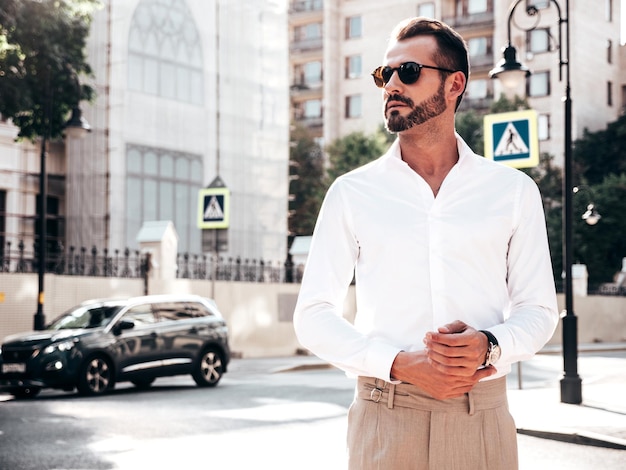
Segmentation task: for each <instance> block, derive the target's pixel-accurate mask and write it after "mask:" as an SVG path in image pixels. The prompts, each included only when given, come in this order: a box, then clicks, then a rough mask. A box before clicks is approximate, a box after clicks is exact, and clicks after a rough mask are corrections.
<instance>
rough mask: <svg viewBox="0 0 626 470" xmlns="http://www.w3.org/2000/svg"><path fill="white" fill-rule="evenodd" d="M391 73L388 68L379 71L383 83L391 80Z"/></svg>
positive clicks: (391, 70) (390, 69)
mask: <svg viewBox="0 0 626 470" xmlns="http://www.w3.org/2000/svg"><path fill="white" fill-rule="evenodd" d="M393 71H394V69H392V68H391V67H389V66H387V67H383V69H382V70H381V71H380V76H381V77H382V79H383V83H388V82H389V80H391V76H392V75H393Z"/></svg>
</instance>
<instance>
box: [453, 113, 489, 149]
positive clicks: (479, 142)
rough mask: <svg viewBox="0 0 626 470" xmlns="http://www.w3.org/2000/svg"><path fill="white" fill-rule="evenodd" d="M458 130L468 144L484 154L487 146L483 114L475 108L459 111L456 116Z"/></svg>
mask: <svg viewBox="0 0 626 470" xmlns="http://www.w3.org/2000/svg"><path fill="white" fill-rule="evenodd" d="M455 121H456V122H455V124H456V126H455V127H456V131H457V132H458V134H459V135H460V136H461V137H462V138H463V140H464V141H465V142H467V145H469V146H470V148H471V149H472V150H473V151H474V152H476V153H477V154H479V155H480V154H482V153H483V151H484V148H485V144H484V142H485V135H484V126H483V116H482V115H481V114H479V113H477V112H476V111H474V110H469V111H462V112H458V113H457V114H456V117H455Z"/></svg>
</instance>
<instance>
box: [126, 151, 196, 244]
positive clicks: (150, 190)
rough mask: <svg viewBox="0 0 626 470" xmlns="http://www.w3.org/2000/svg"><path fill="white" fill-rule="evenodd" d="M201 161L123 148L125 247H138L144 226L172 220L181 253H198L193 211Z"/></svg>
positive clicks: (163, 153)
mask: <svg viewBox="0 0 626 470" xmlns="http://www.w3.org/2000/svg"><path fill="white" fill-rule="evenodd" d="M203 174H204V171H203V168H202V157H201V156H199V155H191V154H186V153H182V152H171V151H167V150H164V149H157V148H151V147H144V146H138V145H128V146H127V148H126V244H127V246H129V247H134V246H137V241H136V237H137V233H139V230H140V229H141V226H142V224H143V222H148V221H156V220H171V221H172V222H173V223H174V226H175V228H176V232H177V234H178V250H179V252H181V253H184V252H187V253H199V252H200V250H201V245H200V230H198V229H197V227H196V224H195V221H196V211H197V204H198V191H199V190H200V189H201V188H202V179H203Z"/></svg>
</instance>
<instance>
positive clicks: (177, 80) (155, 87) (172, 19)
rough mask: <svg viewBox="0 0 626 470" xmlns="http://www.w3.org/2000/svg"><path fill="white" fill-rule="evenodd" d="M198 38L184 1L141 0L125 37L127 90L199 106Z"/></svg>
mask: <svg viewBox="0 0 626 470" xmlns="http://www.w3.org/2000/svg"><path fill="white" fill-rule="evenodd" d="M202 77H203V61H202V48H201V46H200V36H199V34H198V30H197V28H196V24H195V21H194V19H193V17H192V16H191V12H190V11H189V9H188V8H187V5H186V4H185V1H184V0H141V2H139V5H138V6H137V9H136V10H135V13H134V15H133V19H132V21H131V25H130V32H129V36H128V87H129V88H130V89H131V90H135V91H141V92H143V93H148V94H153V95H157V96H161V97H163V98H167V99H171V100H176V101H182V102H185V103H192V104H196V105H199V106H200V105H202V104H203V103H204V92H203V79H202Z"/></svg>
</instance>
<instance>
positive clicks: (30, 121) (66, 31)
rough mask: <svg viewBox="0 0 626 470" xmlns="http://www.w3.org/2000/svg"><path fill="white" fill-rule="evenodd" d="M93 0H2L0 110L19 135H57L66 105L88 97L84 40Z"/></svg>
mask: <svg viewBox="0 0 626 470" xmlns="http://www.w3.org/2000/svg"><path fill="white" fill-rule="evenodd" d="M98 5H99V3H98V2H97V0H2V4H1V6H0V113H2V115H3V116H4V117H5V118H10V119H11V120H12V121H13V124H15V125H16V126H17V127H18V128H19V129H20V131H19V134H18V138H19V139H29V140H31V141H34V140H35V139H36V138H37V136H45V137H48V138H55V137H59V136H61V135H62V133H63V128H64V126H65V122H66V120H67V118H68V115H69V113H70V111H72V110H73V109H74V108H76V107H77V106H78V103H79V102H80V101H81V100H91V99H93V97H94V89H93V88H92V87H91V86H89V85H80V83H79V76H80V75H91V73H92V71H91V67H90V66H89V64H88V63H87V61H86V54H85V44H86V38H87V35H88V34H89V27H90V24H91V16H90V15H91V13H92V12H93V11H94V9H95V8H96V7H97V6H98Z"/></svg>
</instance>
